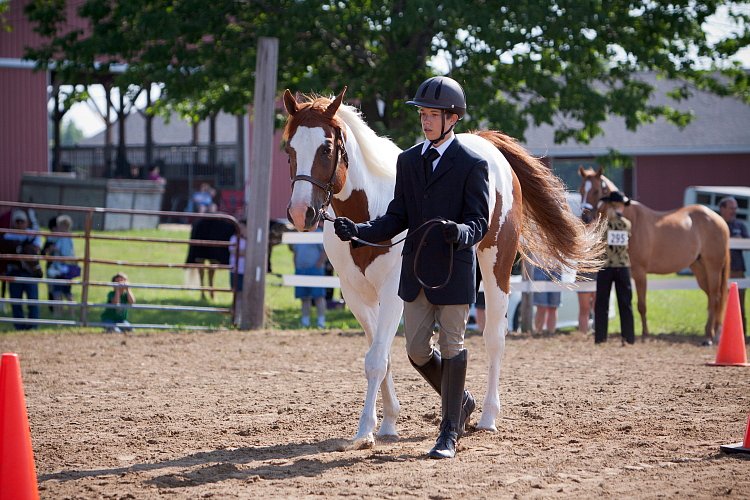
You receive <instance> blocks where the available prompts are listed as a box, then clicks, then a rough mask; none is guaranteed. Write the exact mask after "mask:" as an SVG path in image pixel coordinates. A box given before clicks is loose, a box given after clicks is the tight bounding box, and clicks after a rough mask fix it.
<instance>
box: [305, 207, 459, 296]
mask: <svg viewBox="0 0 750 500" xmlns="http://www.w3.org/2000/svg"><path fill="white" fill-rule="evenodd" d="M327 208H328V207H327V206H323V207H320V216H321V217H322V218H323V219H325V220H327V221H329V222H335V221H336V219H335V218H334V217H331V216H330V215H328V212H326V209H327ZM446 222H448V221H447V220H445V219H443V218H442V217H435V218H434V219H430V220H428V221H427V222H424V223H423V224H422V225H420V226H419V227H418V228H416V229H415V230H414V231H410V232H409V234H407V235H406V236H404V237H403V238H401V239H400V240H397V241H394V242H393V243H372V242H369V241H366V240H363V239H362V238H358V237H357V236H352V240H354V241H356V242H357V243H361V244H362V245H367V246H369V247H376V248H391V247H393V246H396V245H398V244H399V243H401V242H402V241H405V240H407V239H409V238H411V237H413V236H416V235H417V233H419V232H420V231H422V230H423V229H425V228H427V229H426V230H425V231H424V232H423V234H422V238H421V239H420V240H419V245H418V246H417V253H416V254H415V255H414V277H416V278H417V281H418V282H419V284H420V285H422V286H423V287H424V288H427V289H428V290H439V289H440V288H444V287H445V286H446V285H447V284H448V282H449V281H450V280H451V276H453V245H452V244H449V245H450V255H449V257H448V276H446V278H445V281H444V282H442V283H440V284H439V285H428V284H427V283H425V282H424V281H422V278H420V277H419V273H418V272H417V262H419V256H420V254H421V253H422V247H423V246H424V242H425V240H426V239H427V235H428V234H430V231H432V230H433V229H435V228H436V227H438V225H441V224H445V223H446Z"/></svg>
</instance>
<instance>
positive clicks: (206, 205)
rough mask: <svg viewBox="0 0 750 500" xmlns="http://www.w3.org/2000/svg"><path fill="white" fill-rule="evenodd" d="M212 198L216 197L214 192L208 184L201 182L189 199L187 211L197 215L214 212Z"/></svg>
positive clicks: (214, 205)
mask: <svg viewBox="0 0 750 500" xmlns="http://www.w3.org/2000/svg"><path fill="white" fill-rule="evenodd" d="M214 196H216V190H215V189H214V188H212V187H211V185H210V184H209V183H207V182H202V183H201V186H200V189H198V191H196V192H194V193H193V195H192V196H191V197H190V202H189V203H188V209H187V211H188V212H197V213H199V214H205V213H212V212H216V203H215V202H214Z"/></svg>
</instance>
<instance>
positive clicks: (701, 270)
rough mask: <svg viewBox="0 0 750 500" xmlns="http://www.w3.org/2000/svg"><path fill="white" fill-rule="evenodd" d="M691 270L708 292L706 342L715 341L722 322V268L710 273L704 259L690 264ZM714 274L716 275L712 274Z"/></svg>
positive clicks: (700, 285)
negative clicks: (720, 317)
mask: <svg viewBox="0 0 750 500" xmlns="http://www.w3.org/2000/svg"><path fill="white" fill-rule="evenodd" d="M690 270H691V271H693V274H694V275H695V280H696V281H697V282H698V286H699V287H700V288H701V290H703V291H704V292H705V293H706V297H707V298H708V318H707V319H706V326H705V328H704V333H705V335H706V342H708V341H713V340H714V335H715V334H718V333H719V324H720V323H721V320H720V319H719V316H720V309H721V290H720V289H719V287H720V286H721V285H720V281H721V270H719V271H718V272H716V273H709V272H708V270H707V269H706V263H705V262H704V261H703V259H699V260H696V261H695V262H693V263H692V264H691V265H690ZM714 274H715V276H712V275H714Z"/></svg>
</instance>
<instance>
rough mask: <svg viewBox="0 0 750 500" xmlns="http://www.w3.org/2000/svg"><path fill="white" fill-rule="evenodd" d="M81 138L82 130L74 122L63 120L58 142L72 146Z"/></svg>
mask: <svg viewBox="0 0 750 500" xmlns="http://www.w3.org/2000/svg"><path fill="white" fill-rule="evenodd" d="M81 139H83V131H82V130H81V129H79V128H78V127H77V126H76V124H75V122H73V121H72V120H67V121H64V122H63V126H62V134H61V136H60V142H61V143H62V144H63V145H65V146H73V145H75V144H78V142H80V140H81Z"/></svg>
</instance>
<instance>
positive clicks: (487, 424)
mask: <svg viewBox="0 0 750 500" xmlns="http://www.w3.org/2000/svg"><path fill="white" fill-rule="evenodd" d="M488 420H489V419H486V418H484V417H482V418H480V419H479V423H478V424H477V427H476V428H477V430H480V431H488V432H497V427H496V426H495V420H494V419H493V420H489V421H488Z"/></svg>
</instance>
